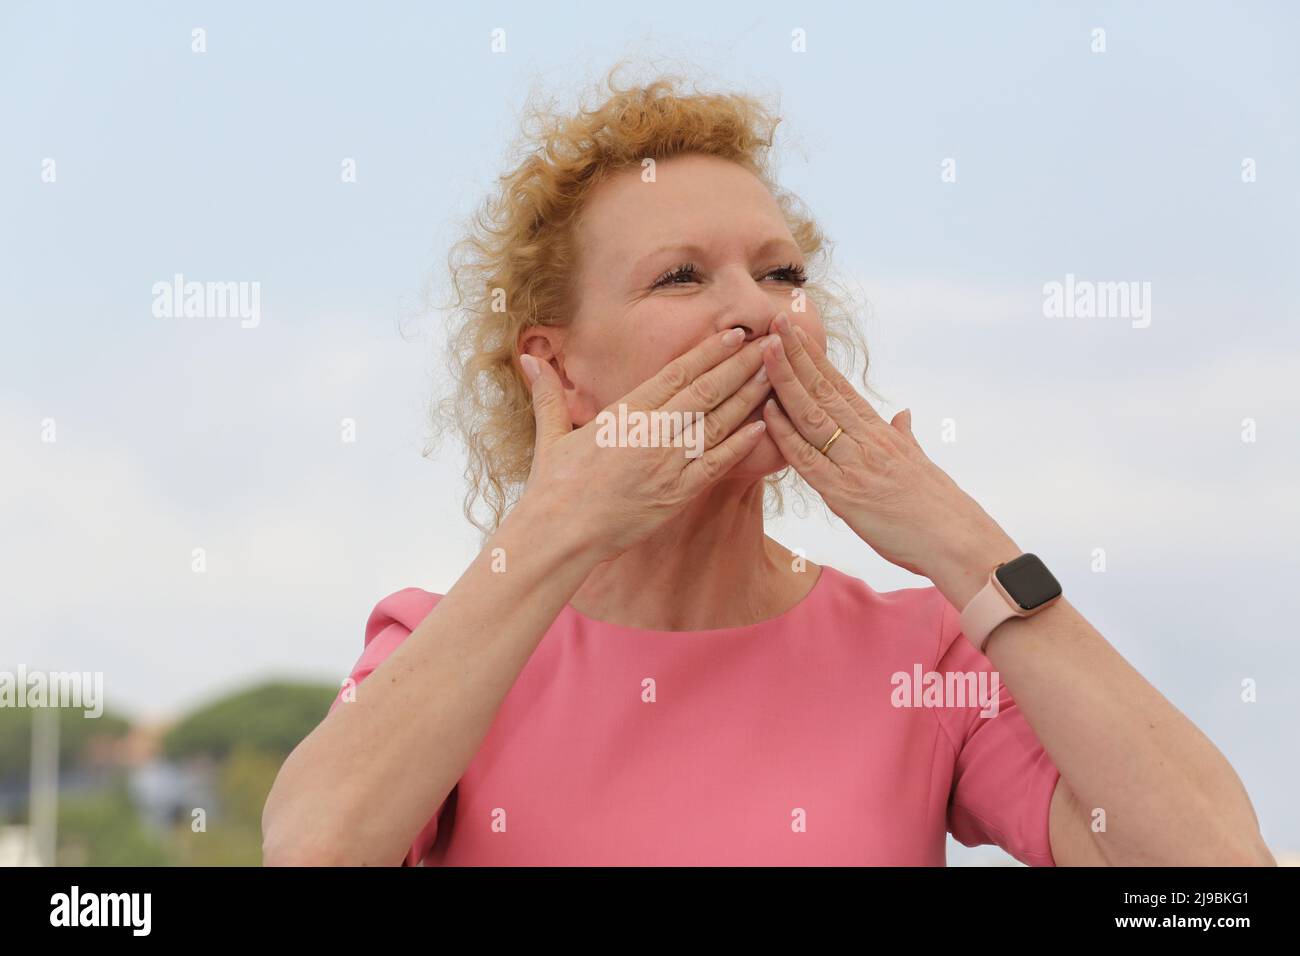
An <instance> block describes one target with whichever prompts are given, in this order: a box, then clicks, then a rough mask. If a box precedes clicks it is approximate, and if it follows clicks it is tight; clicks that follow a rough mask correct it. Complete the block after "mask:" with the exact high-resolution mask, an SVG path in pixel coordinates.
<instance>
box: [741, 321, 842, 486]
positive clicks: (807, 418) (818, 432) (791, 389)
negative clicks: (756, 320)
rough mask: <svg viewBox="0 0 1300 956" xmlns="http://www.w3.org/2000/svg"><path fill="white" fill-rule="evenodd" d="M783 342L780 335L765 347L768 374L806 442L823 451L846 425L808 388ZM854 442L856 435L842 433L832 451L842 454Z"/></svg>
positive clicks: (834, 453)
mask: <svg viewBox="0 0 1300 956" xmlns="http://www.w3.org/2000/svg"><path fill="white" fill-rule="evenodd" d="M782 345H783V343H782V342H781V339H780V337H779V336H776V337H773V338H772V340H771V341H770V342H769V343H768V346H767V348H765V349H764V350H763V355H764V365H765V367H766V368H767V374H768V377H769V378H771V379H772V388H773V389H774V390H775V391H776V396H777V398H779V399H780V400H781V406H782V407H783V408H784V410H785V415H786V416H787V418H788V420H789V421H790V422H791V424H792V425H793V426H794V428H795V429H796V430H797V431H798V432H799V434H800V435H801V436H802V437H803V439H804V441H806V442H807V443H808V444H810V445H811V446H812V448H813V451H814V452H818V454H820V451H819V449H821V448H823V447H824V446H825V445H826V443H827V442H829V441H830V440H831V438H832V437H834V435H835V431H836V429H837V428H840V427H843V426H841V425H840V424H839V423H837V422H836V421H835V419H833V418H832V417H831V416H830V414H829V413H828V412H827V411H826V409H825V408H823V407H822V405H821V404H820V403H819V402H817V401H816V400H815V399H814V398H813V397H812V396H811V395H809V394H808V390H807V389H806V388H804V386H803V383H802V382H800V381H799V377H798V376H797V375H796V374H795V371H794V369H793V368H792V367H791V366H790V362H789V359H788V358H787V357H786V355H785V349H784V348H783V347H782ZM846 431H847V430H846ZM852 441H853V438H852V437H851V436H850V435H849V434H844V435H841V436H840V437H839V438H838V439H837V440H836V441H835V443H834V444H833V445H832V446H831V450H830V454H832V455H842V454H843V453H844V451H845V450H846V449H848V448H849V447H850V444H851V443H852ZM791 464H794V462H791Z"/></svg>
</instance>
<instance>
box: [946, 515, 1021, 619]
mask: <svg viewBox="0 0 1300 956" xmlns="http://www.w3.org/2000/svg"><path fill="white" fill-rule="evenodd" d="M1023 553H1024V551H1023V549H1021V548H1020V547H1019V545H1017V544H1016V543H1015V541H1013V540H1012V539H1011V537H1010V536H1009V535H1007V534H1006V533H1005V532H1004V531H1002V530H1001V529H1000V528H997V529H989V530H986V531H983V532H981V533H979V534H977V535H972V536H969V537H966V538H963V539H962V540H960V541H958V542H954V543H953V545H952V546H951V547H950V548H949V549H948V550H947V551H946V552H945V554H944V556H943V557H942V558H941V559H940V560H939V561H938V562H936V564H935V567H934V573H932V574H929V575H927V577H929V578H930V580H931V581H933V582H934V585H935V587H937V588H938V589H939V591H940V592H941V593H942V594H943V596H944V597H945V598H947V599H948V603H949V604H951V605H952V606H953V607H955V608H956V609H957V610H958V611H961V610H963V609H965V607H966V605H967V604H969V603H970V602H971V600H972V599H973V598H974V597H975V595H977V594H979V593H980V591H982V590H983V589H984V585H986V584H988V580H989V574H990V573H991V572H992V571H993V569H994V568H996V567H997V566H998V565H999V564H1002V563H1004V562H1006V561H1010V560H1011V559H1012V558H1015V557H1019V556H1020V555H1021V554H1023Z"/></svg>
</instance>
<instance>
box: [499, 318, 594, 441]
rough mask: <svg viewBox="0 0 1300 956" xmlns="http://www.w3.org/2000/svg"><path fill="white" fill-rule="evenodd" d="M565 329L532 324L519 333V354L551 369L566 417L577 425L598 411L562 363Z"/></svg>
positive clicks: (580, 425) (586, 420)
mask: <svg viewBox="0 0 1300 956" xmlns="http://www.w3.org/2000/svg"><path fill="white" fill-rule="evenodd" d="M566 331H567V330H566V329H560V328H555V327H554V326H549V325H534V326H531V327H529V328H526V329H524V330H523V331H522V332H520V333H519V354H520V355H531V356H533V357H534V358H536V359H539V360H541V361H543V362H545V363H546V364H547V365H549V366H551V368H553V369H555V374H556V375H557V376H559V379H560V384H561V385H563V386H564V402H565V404H566V405H567V406H568V409H569V420H570V421H571V422H572V423H573V427H574V428H581V427H582V426H583V425H585V424H587V422H589V421H591V420H592V419H593V418H595V417H596V413H597V412H598V411H600V409H599V408H597V407H595V401H594V400H593V399H592V397H591V395H589V394H588V393H587V392H586V391H585V390H583V389H582V388H581V387H579V386H578V385H576V384H575V383H574V382H572V381H570V379H569V376H568V370H567V369H566V367H565V353H564V341H565V332H566Z"/></svg>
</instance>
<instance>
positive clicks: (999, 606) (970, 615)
mask: <svg viewBox="0 0 1300 956" xmlns="http://www.w3.org/2000/svg"><path fill="white" fill-rule="evenodd" d="M1013 617H1020V614H1019V613H1018V612H1017V610H1016V609H1015V608H1013V607H1012V606H1011V603H1010V602H1009V601H1008V600H1007V599H1006V597H1005V596H1004V595H1003V594H1002V591H1001V590H1000V589H999V588H998V586H997V584H996V583H995V582H994V580H993V575H992V574H990V575H989V579H988V582H987V583H986V584H985V585H984V587H983V588H982V589H981V590H980V592H979V594H976V595H975V596H974V597H973V598H971V601H970V603H969V604H967V605H966V608H965V610H963V611H962V612H961V631H962V633H963V634H965V635H966V638H967V640H969V641H970V642H971V643H972V644H974V645H975V646H976V647H977V648H979V650H980V651H983V650H984V643H985V642H986V641H987V640H988V639H989V635H990V634H992V633H993V629H994V628H995V627H997V626H998V625H999V624H1001V623H1002V622H1003V621H1005V620H1007V619H1009V618H1013Z"/></svg>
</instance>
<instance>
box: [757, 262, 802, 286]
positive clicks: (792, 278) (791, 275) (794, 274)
mask: <svg viewBox="0 0 1300 956" xmlns="http://www.w3.org/2000/svg"><path fill="white" fill-rule="evenodd" d="M773 277H775V278H777V279H780V280H781V281H782V282H793V283H794V284H795V285H803V284H804V283H805V282H807V281H808V276H807V273H806V272H805V271H804V267H803V266H799V265H795V264H794V263H791V264H790V265H788V266H782V267H781V268H779V269H773V270H772V271H771V272H769V273H768V274H767V278H769V279H771V278H773Z"/></svg>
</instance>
